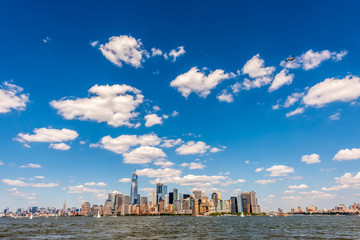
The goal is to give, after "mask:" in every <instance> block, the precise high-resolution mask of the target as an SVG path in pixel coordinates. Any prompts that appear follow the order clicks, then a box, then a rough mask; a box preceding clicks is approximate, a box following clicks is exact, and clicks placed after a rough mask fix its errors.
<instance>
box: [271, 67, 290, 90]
mask: <svg viewBox="0 0 360 240" xmlns="http://www.w3.org/2000/svg"><path fill="white" fill-rule="evenodd" d="M294 76H295V75H294V74H289V70H287V69H283V70H281V71H280V72H279V73H278V74H276V75H275V78H274V81H273V82H272V83H271V85H270V87H269V92H273V91H275V90H277V89H279V88H280V87H282V86H283V85H285V84H286V85H290V84H291V83H292V81H293V79H294Z"/></svg>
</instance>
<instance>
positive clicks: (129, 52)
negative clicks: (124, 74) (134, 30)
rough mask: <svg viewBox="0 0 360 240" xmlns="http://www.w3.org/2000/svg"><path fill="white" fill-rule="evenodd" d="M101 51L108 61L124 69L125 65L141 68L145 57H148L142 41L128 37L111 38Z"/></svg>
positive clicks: (101, 47) (102, 45) (102, 46)
mask: <svg viewBox="0 0 360 240" xmlns="http://www.w3.org/2000/svg"><path fill="white" fill-rule="evenodd" d="M99 49H100V51H101V53H102V54H103V55H104V57H105V58H106V59H107V60H109V61H110V62H112V63H113V64H115V65H116V66H118V67H122V65H123V63H125V64H129V65H131V66H133V67H136V68H138V67H141V63H142V62H143V61H144V57H146V56H147V55H148V53H147V52H146V50H144V49H143V47H142V43H141V40H140V39H135V38H133V37H131V36H127V35H121V36H113V37H110V38H109V41H108V42H107V43H105V44H101V45H100V47H99Z"/></svg>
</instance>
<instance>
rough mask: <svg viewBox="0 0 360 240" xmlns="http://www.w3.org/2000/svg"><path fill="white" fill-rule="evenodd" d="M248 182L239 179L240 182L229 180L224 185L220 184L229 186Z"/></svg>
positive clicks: (222, 184)
mask: <svg viewBox="0 0 360 240" xmlns="http://www.w3.org/2000/svg"><path fill="white" fill-rule="evenodd" d="M244 182H246V181H245V180H244V179H238V180H231V179H228V180H226V181H225V182H223V183H220V185H221V186H228V185H232V184H239V183H244Z"/></svg>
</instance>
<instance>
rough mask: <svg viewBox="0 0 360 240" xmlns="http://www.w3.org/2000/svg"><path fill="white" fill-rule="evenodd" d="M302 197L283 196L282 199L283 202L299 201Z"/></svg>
mask: <svg viewBox="0 0 360 240" xmlns="http://www.w3.org/2000/svg"><path fill="white" fill-rule="evenodd" d="M299 199H301V197H299V196H283V197H281V200H299Z"/></svg>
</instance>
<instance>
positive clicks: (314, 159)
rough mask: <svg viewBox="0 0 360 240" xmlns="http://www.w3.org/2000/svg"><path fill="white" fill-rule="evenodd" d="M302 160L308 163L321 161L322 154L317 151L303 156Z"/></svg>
mask: <svg viewBox="0 0 360 240" xmlns="http://www.w3.org/2000/svg"><path fill="white" fill-rule="evenodd" d="M301 161H302V162H304V163H306V164H313V163H319V162H321V160H320V156H319V155H318V154H316V153H313V154H310V155H304V156H302V157H301Z"/></svg>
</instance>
